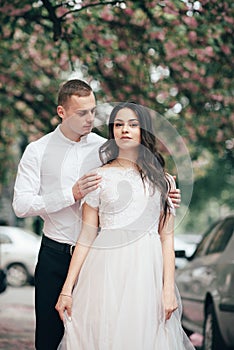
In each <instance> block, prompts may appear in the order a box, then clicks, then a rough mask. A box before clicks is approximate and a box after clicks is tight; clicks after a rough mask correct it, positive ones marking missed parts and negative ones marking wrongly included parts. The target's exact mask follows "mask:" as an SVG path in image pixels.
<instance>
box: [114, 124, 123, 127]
mask: <svg viewBox="0 0 234 350" xmlns="http://www.w3.org/2000/svg"><path fill="white" fill-rule="evenodd" d="M121 126H123V124H121V123H115V127H116V128H120V127H121Z"/></svg>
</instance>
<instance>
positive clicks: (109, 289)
mask: <svg viewBox="0 0 234 350" xmlns="http://www.w3.org/2000/svg"><path fill="white" fill-rule="evenodd" d="M105 234H110V232H109V233H108V232H105ZM125 234H126V233H125ZM102 239H103V236H102V234H100V235H99V236H98V237H97V241H96V244H95V246H94V248H91V250H90V251H89V254H88V256H87V258H86V260H85V262H84V264H83V267H82V269H81V272H80V275H79V279H78V283H77V284H76V286H75V288H74V292H73V307H72V320H71V321H69V320H66V321H65V335H64V337H63V339H62V342H61V344H60V346H59V350H185V349H186V350H188V349H189V350H190V349H194V347H193V346H192V344H191V343H190V341H189V339H188V338H187V336H186V335H185V333H184V332H183V330H182V327H181V322H180V317H181V304H180V299H179V295H177V296H178V302H179V305H180V306H179V308H178V310H176V311H175V312H174V313H173V314H172V316H171V318H170V320H168V321H165V318H164V308H163V300H162V271H163V265H162V251H161V242H160V237H159V235H158V234H157V233H154V234H145V235H142V236H141V237H138V239H137V240H135V241H133V240H131V242H130V241H129V243H128V244H126V241H127V240H126V241H125V244H122V246H121V245H120V246H119V247H117V246H113V245H112V248H103V247H102V244H101V240H102ZM104 241H105V240H104ZM109 247H110V246H109ZM177 294H178V292H177Z"/></svg>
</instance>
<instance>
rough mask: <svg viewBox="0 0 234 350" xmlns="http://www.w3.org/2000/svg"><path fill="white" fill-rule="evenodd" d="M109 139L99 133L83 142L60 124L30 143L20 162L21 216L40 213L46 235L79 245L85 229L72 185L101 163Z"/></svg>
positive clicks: (17, 204) (16, 203)
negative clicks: (68, 134)
mask: <svg viewBox="0 0 234 350" xmlns="http://www.w3.org/2000/svg"><path fill="white" fill-rule="evenodd" d="M104 142H105V139H104V138H102V137H100V136H98V135H97V134H95V133H90V134H88V135H86V136H83V137H82V138H81V140H80V141H79V142H75V141H71V140H70V139H68V138H66V137H65V136H64V135H63V133H62V132H61V131H60V127H59V126H58V127H57V128H56V129H55V130H54V131H53V132H51V133H49V134H47V135H45V136H43V137H42V138H40V139H39V140H37V141H35V142H32V143H30V144H29V145H28V146H27V147H26V150H25V152H24V154H23V156H22V159H21V161H20V163H19V167H18V173H17V177H16V182H15V188H14V199H13V208H14V210H15V213H16V215H17V216H19V217H28V216H40V217H41V218H42V219H43V220H44V227H43V232H44V234H45V235H46V236H47V237H49V238H51V239H53V240H56V241H58V242H62V243H68V244H75V243H76V241H77V238H78V236H79V233H80V229H81V217H82V208H81V206H80V201H77V202H75V200H74V197H73V193H72V187H73V185H74V183H75V182H76V181H77V180H78V179H79V178H80V177H81V176H83V175H84V174H86V173H88V172H90V170H92V169H95V168H97V167H99V166H100V165H101V162H100V159H99V155H98V150H99V147H100V146H101V145H102V144H103V143H104Z"/></svg>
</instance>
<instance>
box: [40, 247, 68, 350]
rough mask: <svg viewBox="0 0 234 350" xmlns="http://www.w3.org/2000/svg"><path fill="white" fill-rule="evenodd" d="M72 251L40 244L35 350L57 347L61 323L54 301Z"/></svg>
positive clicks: (62, 330) (61, 327)
mask: <svg viewBox="0 0 234 350" xmlns="http://www.w3.org/2000/svg"><path fill="white" fill-rule="evenodd" d="M70 260H71V255H70V254H69V253H63V252H59V251H57V250H54V249H53V248H50V247H46V246H41V248H40V251H39V256H38V263H37V266H36V271H35V311H36V334H35V348H36V349H37V350H56V349H57V347H58V345H59V343H60V341H61V339H62V337H63V334H64V326H63V322H62V321H61V319H60V317H59V314H58V312H57V311H56V310H55V305H56V302H57V299H58V296H59V294H60V292H61V289H62V286H63V284H64V281H65V278H66V276H67V271H68V268H69V264H70Z"/></svg>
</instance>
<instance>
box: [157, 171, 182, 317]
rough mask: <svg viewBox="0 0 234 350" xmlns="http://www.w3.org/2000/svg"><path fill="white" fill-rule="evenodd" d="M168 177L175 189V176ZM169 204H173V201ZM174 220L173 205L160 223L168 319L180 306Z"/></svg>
mask: <svg viewBox="0 0 234 350" xmlns="http://www.w3.org/2000/svg"><path fill="white" fill-rule="evenodd" d="M167 179H168V181H169V182H170V188H171V191H173V190H175V188H176V186H175V181H174V180H173V177H172V176H170V175H169V174H167ZM169 195H170V193H169ZM169 202H170V201H169ZM169 204H170V205H171V203H169ZM174 221H175V210H174V207H173V205H172V207H171V208H169V209H168V212H167V215H166V218H165V220H164V218H162V219H161V220H160V225H159V233H160V238H161V244H162V254H163V299H164V309H165V319H166V320H168V319H169V318H170V317H171V314H172V312H173V311H175V310H176V309H177V307H178V305H177V300H176V297H175V251H174Z"/></svg>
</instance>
